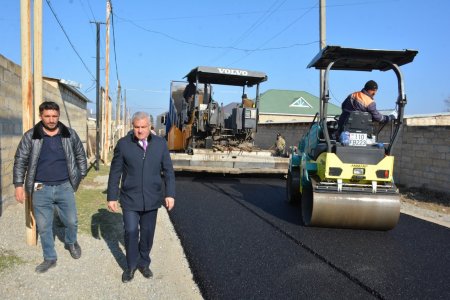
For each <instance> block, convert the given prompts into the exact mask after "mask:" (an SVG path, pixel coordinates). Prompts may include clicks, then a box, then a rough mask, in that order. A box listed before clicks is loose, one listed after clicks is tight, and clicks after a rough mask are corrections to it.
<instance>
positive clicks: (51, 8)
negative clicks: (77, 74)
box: [46, 0, 95, 80]
mask: <svg viewBox="0 0 450 300" xmlns="http://www.w3.org/2000/svg"><path fill="white" fill-rule="evenodd" d="M46 2H47V5H48V7H49V8H50V10H51V12H52V13H53V16H54V17H55V19H56V21H57V22H58V24H59V26H60V27H61V29H62V31H63V33H64V35H65V36H66V38H67V41H69V44H70V46H71V47H72V49H73V51H74V52H75V54H76V55H77V56H78V58H79V59H80V60H81V62H82V63H83V65H84V67H85V69H86V70H87V71H88V73H89V74H90V75H91V77H92V79H93V80H95V76H94V75H93V74H92V72H91V71H90V70H89V68H88V67H87V65H86V63H85V62H84V61H83V59H82V58H81V56H80V54H79V53H78V51H77V50H76V49H75V46H74V45H73V44H72V41H71V40H70V38H69V36H68V34H67V32H66V30H65V29H64V27H63V25H62V23H61V21H60V20H59V18H58V16H57V15H56V13H55V11H54V10H53V7H52V5H51V4H50V0H46Z"/></svg>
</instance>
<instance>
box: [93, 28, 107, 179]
mask: <svg viewBox="0 0 450 300" xmlns="http://www.w3.org/2000/svg"><path fill="white" fill-rule="evenodd" d="M91 23H95V25H96V27H97V40H96V47H97V53H96V67H95V69H96V74H95V76H96V97H95V102H96V103H95V118H96V122H95V132H96V133H95V165H94V168H95V170H96V171H98V170H99V169H100V166H99V163H100V128H101V116H102V114H101V107H102V106H101V105H100V24H105V23H102V22H92V21H91Z"/></svg>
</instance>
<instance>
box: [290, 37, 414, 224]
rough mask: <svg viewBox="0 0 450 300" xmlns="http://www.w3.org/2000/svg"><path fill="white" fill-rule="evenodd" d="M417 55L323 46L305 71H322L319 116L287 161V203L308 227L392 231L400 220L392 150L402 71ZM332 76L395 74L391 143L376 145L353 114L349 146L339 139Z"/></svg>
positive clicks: (369, 128) (370, 130) (359, 115)
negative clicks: (297, 206) (331, 111)
mask: <svg viewBox="0 0 450 300" xmlns="http://www.w3.org/2000/svg"><path fill="white" fill-rule="evenodd" d="M417 53H418V52H417V51H415V50H399V51H397V50H375V49H358V48H344V47H340V46H327V47H325V48H323V49H322V50H321V51H320V52H319V54H318V55H316V57H315V58H314V59H313V60H312V61H311V62H310V64H309V65H308V68H316V69H320V70H324V83H323V86H322V87H321V89H322V95H323V96H322V97H321V99H320V110H319V112H318V113H317V114H316V116H315V118H314V120H313V122H312V123H311V126H310V127H309V130H308V131H307V132H306V133H305V135H304V136H303V137H302V138H301V140H300V142H299V145H298V150H297V153H293V154H292V155H291V156H290V158H289V169H288V176H287V181H286V182H287V187H286V190H287V200H288V202H291V203H294V202H300V203H301V211H302V220H303V224H304V225H306V226H319V227H336V228H354V229H373V230H390V229H392V228H394V227H395V226H396V224H397V222H398V219H399V215H400V194H399V192H398V188H397V187H396V185H395V183H394V179H393V173H394V156H392V154H391V152H392V147H393V145H394V144H395V142H396V139H397V136H398V132H399V129H400V127H401V125H402V123H403V114H404V108H405V105H406V102H407V100H406V95H405V89H404V83H403V76H402V73H401V71H400V68H399V67H400V66H402V65H405V64H407V63H410V62H412V61H413V60H414V57H415V56H416V54H417ZM331 70H348V71H393V72H394V73H395V75H396V78H397V82H398V97H397V100H396V103H395V105H396V111H397V113H398V115H397V118H396V119H395V120H394V121H392V124H391V126H392V127H391V131H390V133H389V135H390V137H389V139H388V140H386V141H385V142H384V143H381V142H380V141H378V140H375V139H376V136H378V135H377V133H376V132H375V133H374V130H375V128H374V126H373V123H372V119H371V116H370V114H369V113H367V112H354V113H352V114H351V115H350V117H349V119H348V121H347V122H346V123H345V125H344V128H345V130H346V131H348V132H349V144H348V145H345V146H344V145H342V144H341V142H340V141H339V137H337V134H336V130H337V121H336V120H330V119H329V117H328V116H327V106H328V102H329V99H330V94H329V78H330V72H331Z"/></svg>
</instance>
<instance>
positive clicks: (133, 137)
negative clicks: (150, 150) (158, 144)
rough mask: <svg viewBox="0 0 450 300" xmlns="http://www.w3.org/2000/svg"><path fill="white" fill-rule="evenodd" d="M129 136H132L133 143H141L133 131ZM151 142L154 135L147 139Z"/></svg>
mask: <svg viewBox="0 0 450 300" xmlns="http://www.w3.org/2000/svg"><path fill="white" fill-rule="evenodd" d="M129 135H130V137H131V141H132V142H133V143H138V142H139V140H138V138H137V137H136V136H135V135H134V132H133V130H130V132H129ZM151 140H152V134H151V133H150V134H149V135H148V137H147V142H150V141H151Z"/></svg>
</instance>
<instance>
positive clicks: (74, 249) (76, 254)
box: [64, 242, 81, 259]
mask: <svg viewBox="0 0 450 300" xmlns="http://www.w3.org/2000/svg"><path fill="white" fill-rule="evenodd" d="M64 248H65V249H67V250H69V252H70V255H71V256H72V257H73V258H74V259H78V258H80V257H81V247H80V245H78V242H75V243H74V244H66V245H65V246H64Z"/></svg>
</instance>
